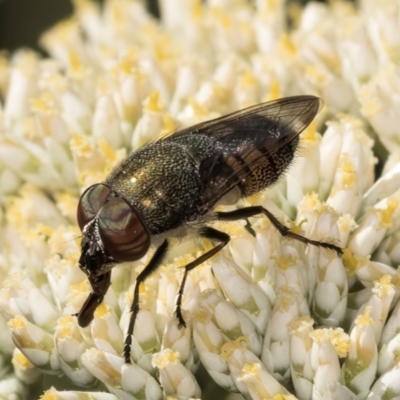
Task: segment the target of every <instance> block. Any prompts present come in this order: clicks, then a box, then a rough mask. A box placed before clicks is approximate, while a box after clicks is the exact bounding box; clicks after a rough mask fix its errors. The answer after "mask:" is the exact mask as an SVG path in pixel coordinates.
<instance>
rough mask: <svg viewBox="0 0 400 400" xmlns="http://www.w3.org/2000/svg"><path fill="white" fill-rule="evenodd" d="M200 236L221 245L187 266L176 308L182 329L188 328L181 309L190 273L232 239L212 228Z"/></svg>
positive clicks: (204, 230) (205, 230)
mask: <svg viewBox="0 0 400 400" xmlns="http://www.w3.org/2000/svg"><path fill="white" fill-rule="evenodd" d="M199 234H200V236H201V237H204V238H206V239H210V240H217V241H219V244H218V245H217V246H215V247H213V248H212V249H211V250H209V251H207V252H206V253H204V254H203V255H201V256H200V257H199V258H196V259H195V260H193V261H192V262H191V263H189V264H187V265H186V266H185V272H184V274H183V278H182V282H181V286H180V288H179V292H178V298H177V300H176V308H175V314H176V317H177V318H178V322H179V325H178V326H179V327H180V328H181V327H186V322H185V320H184V319H183V316H182V310H181V307H182V296H183V290H184V288H185V283H186V278H187V275H188V273H189V271H191V270H192V269H193V268H196V267H197V266H198V265H200V264H201V263H203V262H204V261H207V260H208V259H209V258H210V257H212V256H213V255H214V254H217V253H218V252H219V251H220V250H221V249H222V248H223V247H224V246H226V245H227V244H228V242H229V240H230V239H231V238H230V236H229V235H228V234H226V233H224V232H221V231H218V230H217V229H214V228H210V227H206V228H204V229H203V230H202V231H201V232H200V233H199Z"/></svg>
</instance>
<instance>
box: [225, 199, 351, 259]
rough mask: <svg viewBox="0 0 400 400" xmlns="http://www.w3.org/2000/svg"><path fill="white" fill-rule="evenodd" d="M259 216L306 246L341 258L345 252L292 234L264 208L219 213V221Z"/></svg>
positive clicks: (248, 208) (332, 245) (331, 245)
mask: <svg viewBox="0 0 400 400" xmlns="http://www.w3.org/2000/svg"><path fill="white" fill-rule="evenodd" d="M259 214H264V215H265V216H266V217H267V218H268V219H269V220H270V221H271V223H272V225H273V226H274V227H275V228H276V229H277V230H278V231H279V233H280V234H281V235H282V236H287V237H290V238H293V239H296V240H299V241H300V242H302V243H305V244H312V245H313V246H319V247H323V248H325V249H330V250H333V251H336V253H337V254H338V255H339V256H341V255H342V254H343V250H342V249H341V248H340V247H338V246H335V245H334V244H331V243H325V242H320V241H318V240H312V239H308V238H306V237H304V236H302V235H298V234H297V233H294V232H292V231H291V230H290V229H289V228H288V227H287V226H285V225H283V224H282V223H281V222H279V220H278V219H277V218H276V217H275V216H274V215H273V214H272V213H271V212H269V211H268V210H267V209H265V208H264V207H262V206H252V207H245V208H240V209H238V210H235V211H229V212H217V218H218V221H236V220H238V219H245V218H250V217H254V216H256V215H259Z"/></svg>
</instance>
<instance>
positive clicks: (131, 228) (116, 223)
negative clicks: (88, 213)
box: [99, 197, 150, 262]
mask: <svg viewBox="0 0 400 400" xmlns="http://www.w3.org/2000/svg"><path fill="white" fill-rule="evenodd" d="M99 231H100V236H101V240H102V241H103V244H104V247H105V248H106V249H107V251H108V252H109V253H110V254H111V256H112V257H113V258H115V259H116V260H117V261H120V262H123V261H135V260H138V259H139V258H141V257H143V256H144V255H145V254H146V252H147V250H148V249H149V247H150V236H149V233H148V232H147V230H146V228H145V227H144V226H143V223H142V220H141V219H140V217H139V216H138V214H137V213H136V211H135V209H134V208H133V207H131V206H130V205H129V204H128V203H127V202H126V201H125V200H124V199H123V198H122V197H114V198H113V199H111V200H109V201H108V202H107V203H106V204H105V205H104V206H103V209H102V210H101V213H100V216H99Z"/></svg>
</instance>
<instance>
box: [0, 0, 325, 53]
mask: <svg viewBox="0 0 400 400" xmlns="http://www.w3.org/2000/svg"><path fill="white" fill-rule="evenodd" d="M94 1H96V2H98V3H100V4H102V3H103V0H94ZM160 1H162V0H160ZM182 1H183V2H184V1H186V0H182ZM292 1H293V0H292ZM297 1H298V2H301V3H306V2H307V0H297ZM320 1H323V0H320ZM327 1H329V0H327ZM146 3H147V5H148V8H149V10H150V12H151V13H152V14H153V15H155V16H159V11H158V6H157V0H147V1H146ZM72 10H73V7H72V3H71V0H0V51H1V50H9V51H14V50H16V49H18V48H20V47H30V48H33V49H35V50H38V51H40V52H41V53H42V54H44V53H43V51H42V49H40V48H39V47H38V44H37V43H38V39H39V36H40V34H41V33H42V32H43V31H45V30H46V29H48V28H50V27H51V26H53V25H54V24H55V23H56V22H57V21H60V20H62V19H64V18H67V17H68V16H70V15H71V14H72Z"/></svg>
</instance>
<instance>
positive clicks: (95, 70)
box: [0, 0, 400, 400]
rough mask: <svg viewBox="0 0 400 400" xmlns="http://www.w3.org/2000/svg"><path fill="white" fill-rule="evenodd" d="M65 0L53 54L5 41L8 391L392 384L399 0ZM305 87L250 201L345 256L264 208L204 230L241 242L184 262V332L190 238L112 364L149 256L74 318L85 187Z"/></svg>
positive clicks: (0, 356)
mask: <svg viewBox="0 0 400 400" xmlns="http://www.w3.org/2000/svg"><path fill="white" fill-rule="evenodd" d="M74 5H75V14H74V16H73V18H71V19H69V20H66V21H63V22H61V23H59V24H58V25H56V26H55V27H54V28H52V29H51V30H50V31H49V32H47V33H46V34H45V35H44V36H43V37H42V45H43V46H44V48H45V49H46V50H47V51H48V53H49V54H50V57H49V58H42V57H39V56H38V55H37V54H35V53H33V52H31V51H28V50H21V51H19V52H17V53H15V54H13V55H11V56H9V55H7V54H5V53H0V99H1V100H0V204H1V208H0V224H1V236H0V271H1V274H0V286H1V290H0V398H9V399H16V400H17V399H21V400H22V399H25V398H28V393H29V390H30V388H32V387H36V388H37V387H38V386H39V387H40V385H42V390H45V393H44V394H43V396H42V399H45V400H47V399H65V400H70V399H71V400H72V399H99V400H103V399H104V400H114V399H115V400H116V399H124V400H125V399H126V400H132V399H149V400H158V399H163V398H164V399H170V400H172V399H198V398H200V397H201V396H202V395H203V396H205V395H206V394H207V396H208V397H209V398H220V399H223V398H228V396H231V397H229V399H233V398H238V399H239V398H242V396H244V398H246V399H254V400H261V399H271V400H272V399H275V400H277V399H282V400H283V399H296V398H297V399H301V400H306V399H313V400H319V399H321V400H322V399H324V400H325V399H332V400H339V399H340V400H341V399H350V400H351V399H358V400H359V399H368V400H375V399H376V400H377V399H383V398H400V387H399V384H398V382H399V379H400V361H399V357H398V354H399V352H400V333H399V332H400V301H399V299H400V279H399V278H400V277H399V274H398V272H397V267H398V265H399V264H400V68H399V65H400V0H360V1H359V2H358V3H357V6H356V5H355V4H353V3H349V2H345V1H341V0H339V1H332V2H331V3H330V5H326V4H323V3H316V2H310V3H308V4H307V5H306V6H305V8H299V7H298V5H296V3H292V2H285V1H284V0H274V1H271V0H255V1H246V0H230V1H228V0H208V1H206V2H202V1H200V0H184V1H180V0H162V1H160V7H161V14H162V15H161V18H160V20H156V19H154V18H153V17H151V16H150V15H149V13H148V12H147V11H146V9H145V7H144V5H143V3H142V2H140V1H138V0H106V1H105V3H104V5H103V6H102V7H100V6H98V5H97V4H95V3H93V2H91V1H90V0H75V1H74ZM297 94H314V95H316V96H319V97H321V98H322V99H323V101H324V108H323V110H322V111H321V112H320V114H319V115H318V117H317V118H316V121H315V122H314V123H312V124H311V126H310V127H309V128H308V129H307V130H306V131H305V132H304V133H303V134H302V135H301V140H300V151H299V154H298V155H297V158H296V161H295V162H294V165H293V167H292V168H291V169H290V170H289V172H288V173H287V175H286V176H285V177H284V178H282V179H281V180H280V181H279V183H278V184H276V185H275V186H274V187H272V188H269V189H268V190H266V191H265V192H263V193H261V194H260V195H258V196H255V197H252V198H249V199H247V200H246V202H247V204H261V205H263V206H264V207H265V208H267V209H268V210H269V211H270V212H272V213H273V214H274V215H275V216H276V217H277V218H278V219H279V220H280V221H282V222H283V223H285V224H286V225H287V226H288V227H290V229H291V230H292V231H294V232H296V233H300V234H302V235H304V236H306V237H309V238H312V239H314V240H319V241H325V242H330V243H334V244H336V245H338V246H340V247H342V248H343V249H344V254H343V256H342V257H340V256H338V255H337V254H336V253H334V252H333V251H331V250H328V249H322V248H318V247H314V246H306V245H304V244H302V243H300V242H298V241H294V240H289V239H285V238H282V237H281V236H280V235H279V234H278V232H277V231H276V229H275V228H274V227H273V226H272V225H271V223H270V222H269V220H267V219H266V218H264V217H261V216H260V217H257V218H251V219H250V221H249V222H248V223H247V224H245V223H241V222H239V223H235V224H222V223H221V224H217V226H218V227H220V229H221V230H223V231H225V232H227V233H229V234H230V235H231V236H232V240H231V242H230V244H229V246H228V248H227V249H225V250H224V251H222V252H221V253H220V254H219V255H217V256H215V257H213V258H211V259H210V260H209V261H208V262H206V263H204V264H202V265H201V266H199V267H197V268H196V269H194V270H193V271H191V272H190V274H189V277H188V281H187V284H186V287H185V293H184V301H183V309H184V310H183V312H184V317H185V320H186V322H187V328H186V329H183V328H181V329H179V328H178V324H177V321H176V318H175V316H174V307H175V301H176V294H177V292H178V289H179V284H180V280H181V278H182V272H183V270H182V268H181V267H182V266H184V265H186V264H187V263H188V262H190V261H192V260H193V259H194V258H196V257H198V256H199V255H200V254H203V253H204V252H205V251H206V250H207V249H209V248H210V246H211V244H210V243H209V242H205V241H200V240H199V239H197V238H193V240H192V241H185V242H182V243H180V244H178V245H176V246H175V247H174V250H173V252H171V253H170V254H169V255H168V259H167V261H166V263H165V265H162V266H161V267H160V268H159V270H158V271H157V272H155V273H154V274H153V275H152V276H151V277H150V278H149V279H147V280H146V282H145V283H144V284H143V285H142V286H143V287H141V291H140V313H139V315H138V319H137V322H136V325H135V331H134V336H133V342H132V358H133V361H134V363H132V364H129V365H127V364H124V359H123V357H122V352H123V342H124V332H125V331H126V328H127V324H128V321H129V309H130V304H131V301H132V297H133V289H134V282H135V278H136V276H137V274H138V273H139V272H140V271H141V270H142V269H143V267H144V265H145V264H146V262H148V260H149V255H147V256H146V257H144V259H142V260H140V261H138V262H135V263H125V264H123V265H122V266H120V267H118V268H115V269H114V270H113V276H112V287H111V288H110V289H109V291H108V293H107V295H106V297H105V300H104V302H103V304H102V305H101V306H99V307H98V309H97V310H96V312H95V318H94V320H93V322H92V323H91V324H90V326H89V327H87V328H84V329H83V328H80V327H79V326H78V324H77V320H76V318H75V317H74V314H75V313H77V312H78V311H79V310H80V308H81V306H82V304H83V303H84V301H85V299H86V298H87V295H88V293H89V292H90V286H89V284H88V281H87V279H86V276H85V274H84V273H83V272H81V271H80V269H79V267H78V259H79V256H80V231H79V229H78V227H77V224H76V208H77V203H78V199H79V194H80V193H82V191H83V190H84V189H85V188H86V187H88V186H89V185H91V184H93V183H97V182H101V181H102V180H104V178H105V177H106V176H107V174H108V172H109V171H110V170H111V168H113V167H114V166H115V165H117V164H118V163H119V162H120V161H121V160H122V159H123V158H124V157H125V156H126V155H127V154H128V153H129V152H130V151H131V150H135V149H137V148H139V147H140V146H142V145H143V144H145V143H148V142H149V141H151V140H153V139H155V138H157V137H158V136H159V135H163V134H165V133H168V132H171V131H174V130H177V129H180V128H182V127H187V126H190V125H192V124H194V123H197V122H201V121H204V120H208V119H211V118H214V117H218V116H221V115H224V114H226V113H228V112H231V111H234V110H238V109H241V108H244V107H246V106H250V105H253V104H257V103H260V102H263V101H267V100H271V99H276V98H279V97H284V96H290V95H297ZM319 132H320V133H319ZM150 253H151V252H150ZM150 255H151V254H150ZM11 359H12V365H11V361H10V360H11ZM200 363H201V364H202V366H203V367H202V368H203V369H205V370H206V371H207V372H208V374H209V375H207V376H205V375H204V374H203V375H201V374H199V372H198V369H199V366H200ZM200 370H201V369H200ZM61 376H62V377H64V379H63V380H62V387H63V388H66V387H68V384H66V381H67V382H69V385H70V390H66V391H62V390H59V389H58V390H57V387H58V384H59V383H60V382H61V380H60V377H61ZM44 378H46V379H44ZM40 382H41V383H40ZM212 382H216V383H217V384H218V385H219V386H220V387H222V388H223V389H224V390H225V391H222V389H217V387H216V386H214V387H213V386H212ZM51 385H53V386H54V387H52V388H50V386H51ZM60 387H61V386H60ZM77 388H81V389H77ZM210 388H211V389H210ZM105 390H106V391H107V392H108V393H106V392H105ZM202 391H203V394H202ZM227 391H234V392H239V393H240V394H238V395H237V397H232V395H231V394H229V392H227ZM217 393H218V394H217Z"/></svg>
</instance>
